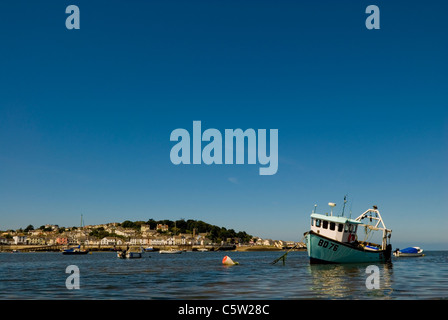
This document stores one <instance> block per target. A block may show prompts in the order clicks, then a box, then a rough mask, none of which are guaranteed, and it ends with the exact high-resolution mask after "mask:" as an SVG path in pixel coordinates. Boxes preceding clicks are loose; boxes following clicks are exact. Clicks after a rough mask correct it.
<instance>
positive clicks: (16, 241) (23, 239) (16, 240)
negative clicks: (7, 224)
mask: <svg viewBox="0 0 448 320" xmlns="http://www.w3.org/2000/svg"><path fill="white" fill-rule="evenodd" d="M12 239H13V240H14V244H26V236H14V237H12Z"/></svg>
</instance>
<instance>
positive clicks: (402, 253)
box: [394, 247, 424, 257]
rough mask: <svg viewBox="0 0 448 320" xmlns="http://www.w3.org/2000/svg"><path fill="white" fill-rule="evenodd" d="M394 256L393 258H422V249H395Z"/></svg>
mask: <svg viewBox="0 0 448 320" xmlns="http://www.w3.org/2000/svg"><path fill="white" fill-rule="evenodd" d="M394 256H395V257H422V256H424V254H423V249H421V248H420V247H408V248H405V249H402V250H400V249H398V248H397V249H396V250H395V251H394Z"/></svg>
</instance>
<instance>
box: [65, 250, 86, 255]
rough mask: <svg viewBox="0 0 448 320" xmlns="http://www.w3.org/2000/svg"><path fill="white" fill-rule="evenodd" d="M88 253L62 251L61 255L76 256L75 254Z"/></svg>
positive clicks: (83, 252) (84, 252) (82, 252)
mask: <svg viewBox="0 0 448 320" xmlns="http://www.w3.org/2000/svg"><path fill="white" fill-rule="evenodd" d="M88 253H89V251H63V252H62V254H63V255H77V254H88Z"/></svg>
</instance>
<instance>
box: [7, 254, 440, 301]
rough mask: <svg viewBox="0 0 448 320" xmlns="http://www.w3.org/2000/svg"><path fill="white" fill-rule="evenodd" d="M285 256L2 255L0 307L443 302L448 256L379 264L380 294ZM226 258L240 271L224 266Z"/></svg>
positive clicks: (357, 278)
mask: <svg viewBox="0 0 448 320" xmlns="http://www.w3.org/2000/svg"><path fill="white" fill-rule="evenodd" d="M282 254H284V252H280V251H277V252H233V251H232V252H183V253H182V254H167V255H164V254H159V253H158V252H147V253H144V254H143V258H141V259H130V260H127V259H118V258H117V256H116V254H115V253H114V252H93V253H92V254H88V255H79V256H66V255H62V254H61V253H50V252H47V253H37V252H36V253H0V299H1V300H15V299H20V300H24V299H25V300H28V299H33V300H36V299H37V300H38V299H51V300H54V299H61V300H68V299H70V300H73V299H75V300H89V299H92V300H98V299H100V300H103V299H104V300H110V299H117V300H129V299H132V300H140V299H188V300H192V299H193V300H195V299H198V300H199V299H200V300H209V299H210V300H223V299H225V300H246V299H255V300H259V299H262V300H278V299H289V300H290V299H326V300H333V299H345V300H347V299H350V300H351V299H359V300H372V299H375V300H377V299H378V300H385V299H388V300H389V299H390V300H410V299H412V300H415V299H428V300H433V299H448V251H429V252H426V255H425V256H424V257H417V258H393V260H392V262H391V263H388V264H377V266H378V268H379V278H378V279H379V282H378V283H379V288H377V289H375V288H374V289H368V288H367V286H366V280H367V279H368V277H369V275H371V274H370V273H366V268H367V267H368V266H369V264H349V265H310V264H309V260H308V256H307V253H306V252H290V253H289V254H288V255H287V258H286V261H285V264H283V263H282V261H279V262H277V263H276V264H271V263H272V262H273V261H274V260H275V259H276V258H278V257H280V256H281V255H282ZM226 255H228V256H229V257H231V258H232V260H234V261H237V262H239V265H234V266H224V265H223V264H222V262H221V261H222V259H223V257H224V256H226ZM69 265H76V266H77V267H78V268H79V280H80V281H79V289H72V290H69V289H67V287H66V279H67V278H68V277H69V276H70V273H66V268H67V267H68V266H69Z"/></svg>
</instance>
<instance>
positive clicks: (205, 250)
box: [198, 248, 208, 252]
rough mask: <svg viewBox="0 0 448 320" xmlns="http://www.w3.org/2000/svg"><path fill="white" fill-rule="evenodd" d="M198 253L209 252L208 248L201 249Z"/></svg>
mask: <svg viewBox="0 0 448 320" xmlns="http://www.w3.org/2000/svg"><path fill="white" fill-rule="evenodd" d="M198 251H199V252H207V251H208V249H207V248H199V249H198Z"/></svg>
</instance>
